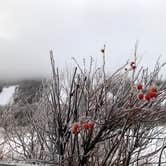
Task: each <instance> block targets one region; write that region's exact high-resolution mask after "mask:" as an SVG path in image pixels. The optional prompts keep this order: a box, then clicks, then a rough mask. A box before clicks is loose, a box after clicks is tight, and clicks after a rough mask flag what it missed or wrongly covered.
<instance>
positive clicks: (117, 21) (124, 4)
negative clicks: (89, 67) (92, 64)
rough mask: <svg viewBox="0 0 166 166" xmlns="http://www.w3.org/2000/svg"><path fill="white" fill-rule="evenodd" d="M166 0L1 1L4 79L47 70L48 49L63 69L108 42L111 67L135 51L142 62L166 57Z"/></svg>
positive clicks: (97, 54)
mask: <svg viewBox="0 0 166 166" xmlns="http://www.w3.org/2000/svg"><path fill="white" fill-rule="evenodd" d="M165 9H166V1H165V0H0V79H1V80H2V79H4V78H11V79H14V78H19V77H30V76H38V75H46V74H48V73H49V71H50V66H49V50H50V49H53V50H54V54H55V59H56V65H57V66H59V67H61V68H65V65H66V64H68V65H70V64H71V63H72V60H71V57H75V58H76V59H78V60H79V62H82V59H83V58H87V60H88V58H89V57H90V56H93V57H94V58H95V59H97V61H98V62H99V63H100V61H101V60H102V59H101V54H100V49H101V48H102V46H103V44H106V45H107V68H108V69H109V70H112V69H115V68H116V67H118V66H120V65H122V64H123V63H125V62H126V60H127V59H129V58H131V57H132V55H133V48H134V44H135V41H136V40H139V51H138V55H139V57H142V58H143V59H142V63H143V64H144V65H145V66H147V65H154V63H155V60H156V59H157V57H158V56H159V55H160V54H162V58H161V61H166V21H165V18H166V10H165Z"/></svg>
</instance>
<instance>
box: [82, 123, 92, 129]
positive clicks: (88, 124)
mask: <svg viewBox="0 0 166 166" xmlns="http://www.w3.org/2000/svg"><path fill="white" fill-rule="evenodd" d="M93 127H94V123H93V122H86V123H83V124H82V128H83V129H92V128H93Z"/></svg>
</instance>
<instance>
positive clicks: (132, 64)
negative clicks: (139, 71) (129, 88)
mask: <svg viewBox="0 0 166 166" xmlns="http://www.w3.org/2000/svg"><path fill="white" fill-rule="evenodd" d="M130 66H131V68H132V69H133V70H135V69H136V64H135V62H131V63H130Z"/></svg>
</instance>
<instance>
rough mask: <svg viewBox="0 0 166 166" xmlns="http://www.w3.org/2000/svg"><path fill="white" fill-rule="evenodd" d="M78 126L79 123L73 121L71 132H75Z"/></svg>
mask: <svg viewBox="0 0 166 166" xmlns="http://www.w3.org/2000/svg"><path fill="white" fill-rule="evenodd" d="M79 127H80V125H79V123H77V122H75V123H73V125H72V128H71V131H72V133H73V134H77V132H78V130H79Z"/></svg>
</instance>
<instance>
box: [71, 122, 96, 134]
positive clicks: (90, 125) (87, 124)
mask: <svg viewBox="0 0 166 166" xmlns="http://www.w3.org/2000/svg"><path fill="white" fill-rule="evenodd" d="M80 128H82V129H92V128H94V123H93V122H84V123H82V125H81V126H80V124H79V123H78V122H75V123H73V125H72V128H71V132H72V133H73V134H77V133H78V131H79V129H80Z"/></svg>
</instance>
